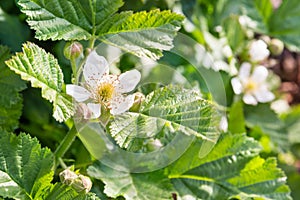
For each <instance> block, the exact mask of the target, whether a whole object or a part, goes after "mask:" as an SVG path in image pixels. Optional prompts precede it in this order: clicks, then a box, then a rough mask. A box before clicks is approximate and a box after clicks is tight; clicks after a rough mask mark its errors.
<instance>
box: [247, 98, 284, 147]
mask: <svg viewBox="0 0 300 200" xmlns="http://www.w3.org/2000/svg"><path fill="white" fill-rule="evenodd" d="M244 114H245V119H246V125H247V126H248V127H250V128H255V127H259V128H260V129H261V131H262V132H263V133H264V134H266V135H268V136H269V137H270V140H271V141H272V142H273V143H274V144H275V146H277V147H278V148H279V149H280V150H284V151H286V150H287V149H288V148H289V142H288V137H287V136H288V131H287V130H286V128H285V125H284V123H283V121H282V120H280V119H279V118H278V117H277V115H276V113H275V112H274V111H273V110H271V109H270V106H269V105H268V104H259V105H257V106H245V107H244ZM275 150H276V149H275ZM277 150H278V149H277Z"/></svg>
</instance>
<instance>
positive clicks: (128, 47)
mask: <svg viewBox="0 0 300 200" xmlns="http://www.w3.org/2000/svg"><path fill="white" fill-rule="evenodd" d="M182 20H183V16H182V15H179V14H175V13H171V12H170V11H159V10H151V11H150V12H145V11H143V12H138V13H134V14H133V13H132V12H131V11H126V12H122V13H120V14H115V15H113V16H112V17H110V18H108V19H106V20H105V21H104V22H103V23H102V24H101V25H100V26H98V27H97V32H96V34H97V36H98V37H99V39H100V40H102V41H103V42H105V43H108V44H111V45H114V46H117V47H119V48H121V49H123V50H125V51H128V52H130V53H133V54H135V55H137V56H140V57H145V56H146V57H149V58H152V59H158V58H159V57H161V56H162V50H170V49H171V48H172V47H173V43H172V41H173V38H174V37H175V35H176V32H177V31H178V30H179V28H180V26H181V21H182Z"/></svg>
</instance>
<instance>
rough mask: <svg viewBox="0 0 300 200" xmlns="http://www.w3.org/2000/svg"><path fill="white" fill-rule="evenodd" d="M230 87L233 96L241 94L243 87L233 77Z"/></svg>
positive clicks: (238, 80)
mask: <svg viewBox="0 0 300 200" xmlns="http://www.w3.org/2000/svg"><path fill="white" fill-rule="evenodd" d="M231 85H232V89H233V91H234V93H235V94H241V93H242V91H243V85H242V83H241V81H240V79H239V78H237V77H234V78H233V79H231Z"/></svg>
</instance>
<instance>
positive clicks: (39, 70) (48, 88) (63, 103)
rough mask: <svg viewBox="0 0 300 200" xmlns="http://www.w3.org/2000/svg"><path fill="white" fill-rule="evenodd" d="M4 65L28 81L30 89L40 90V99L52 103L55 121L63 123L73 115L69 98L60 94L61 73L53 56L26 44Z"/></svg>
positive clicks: (31, 44) (33, 45)
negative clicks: (36, 88) (21, 50)
mask: <svg viewBox="0 0 300 200" xmlns="http://www.w3.org/2000/svg"><path fill="white" fill-rule="evenodd" d="M6 64H7V65H8V66H9V67H10V69H11V70H13V71H15V72H16V73H17V74H20V75H21V77H22V79H24V80H28V81H30V82H31V85H32V87H38V88H41V89H42V97H43V98H45V99H47V100H49V101H50V102H52V103H53V117H54V118H55V119H56V120H57V121H59V122H62V121H65V120H67V119H68V118H70V117H71V116H72V115H73V114H74V107H73V105H72V101H71V98H70V97H69V96H68V95H66V94H65V93H63V92H62V86H63V84H64V83H63V73H62V71H61V69H60V67H59V65H58V63H57V60H56V59H55V58H54V56H52V55H51V54H49V53H47V52H46V51H45V50H43V49H41V48H40V47H38V46H37V45H35V44H33V43H30V42H28V43H26V44H24V45H23V52H22V53H17V54H16V55H15V56H13V57H12V58H11V59H10V60H8V61H6Z"/></svg>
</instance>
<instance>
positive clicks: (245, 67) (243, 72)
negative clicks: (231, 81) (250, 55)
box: [239, 62, 251, 80]
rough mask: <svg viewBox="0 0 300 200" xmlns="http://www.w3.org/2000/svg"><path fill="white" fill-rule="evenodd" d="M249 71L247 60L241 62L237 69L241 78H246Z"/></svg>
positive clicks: (249, 66) (249, 65)
mask: <svg viewBox="0 0 300 200" xmlns="http://www.w3.org/2000/svg"><path fill="white" fill-rule="evenodd" d="M250 71H251V64H250V63H248V62H244V63H242V65H241V68H240V71H239V78H240V79H241V80H246V79H248V78H249V77H250Z"/></svg>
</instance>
